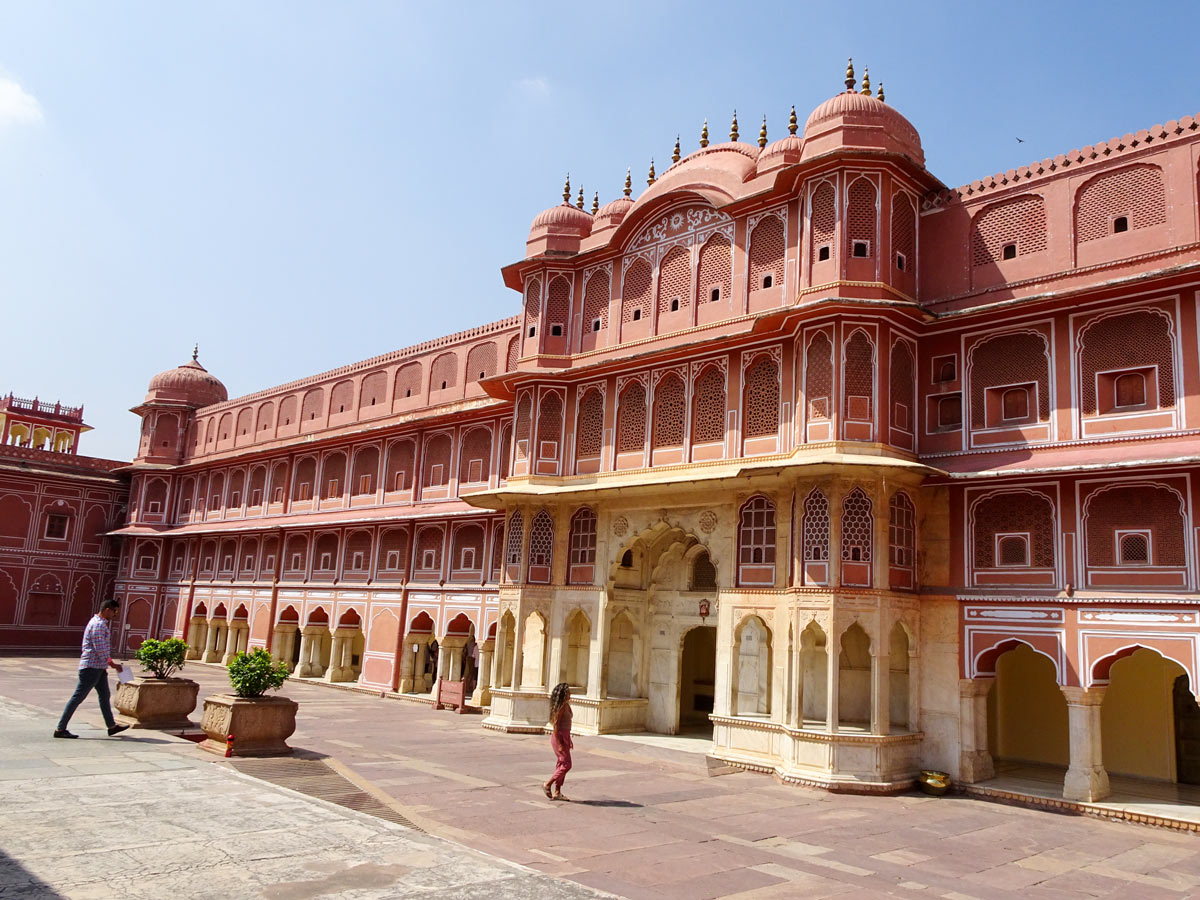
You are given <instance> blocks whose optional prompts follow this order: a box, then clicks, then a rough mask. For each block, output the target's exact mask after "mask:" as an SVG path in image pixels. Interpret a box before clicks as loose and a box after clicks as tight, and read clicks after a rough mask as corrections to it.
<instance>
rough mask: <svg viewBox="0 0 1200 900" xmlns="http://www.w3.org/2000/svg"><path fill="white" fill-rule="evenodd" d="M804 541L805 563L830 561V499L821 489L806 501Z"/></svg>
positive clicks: (816, 490)
mask: <svg viewBox="0 0 1200 900" xmlns="http://www.w3.org/2000/svg"><path fill="white" fill-rule="evenodd" d="M803 539H804V560H805V562H824V561H825V560H827V559H829V499H828V498H827V497H826V496H825V494H823V493H822V492H821V491H820V490H819V489H814V490H813V491H812V492H811V493H810V494H809V495H808V497H807V498H806V499H805V501H804V526H803Z"/></svg>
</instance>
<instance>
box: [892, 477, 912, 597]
mask: <svg viewBox="0 0 1200 900" xmlns="http://www.w3.org/2000/svg"><path fill="white" fill-rule="evenodd" d="M916 518H917V517H916V510H915V509H914V507H913V502H912V500H911V499H909V496H908V494H906V493H904V492H903V491H897V492H896V493H895V494H893V495H892V499H891V502H890V503H889V504H888V565H889V567H890V574H889V583H890V586H891V587H892V588H902V589H910V588H912V587H913V583H914V580H915V579H914V574H915V572H916V566H917V554H916V546H917V521H916Z"/></svg>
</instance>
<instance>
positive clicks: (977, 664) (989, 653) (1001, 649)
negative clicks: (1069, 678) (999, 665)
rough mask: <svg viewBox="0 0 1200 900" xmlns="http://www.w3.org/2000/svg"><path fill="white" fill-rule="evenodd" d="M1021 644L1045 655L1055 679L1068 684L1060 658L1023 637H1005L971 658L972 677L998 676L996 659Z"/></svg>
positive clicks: (1038, 653) (1039, 654)
mask: <svg viewBox="0 0 1200 900" xmlns="http://www.w3.org/2000/svg"><path fill="white" fill-rule="evenodd" d="M1021 644H1024V645H1025V646H1026V647H1028V648H1029V649H1030V650H1032V651H1033V652H1034V653H1036V654H1037V655H1038V656H1044V657H1046V659H1048V660H1050V662H1051V664H1052V665H1053V666H1054V680H1055V681H1056V682H1057V683H1058V684H1059V685H1063V684H1066V681H1065V680H1064V674H1063V670H1062V668H1061V667H1060V666H1059V664H1058V660H1057V659H1055V658H1054V657H1053V656H1051V655H1050V654H1049V653H1046V652H1045V651H1044V650H1039V649H1038V648H1037V647H1035V646H1034V645H1033V644H1032V643H1030V642H1029V641H1027V640H1025V639H1024V638H1022V637H1003V638H998V639H997V641H996V642H995V643H994V644H992V645H991V646H990V647H988V648H986V649H984V650H980V651H979V652H978V653H976V654H975V656H974V658H973V659H972V660H971V677H972V678H981V677H982V678H995V677H996V661H997V660H998V659H999V658H1000V657H1001V656H1003V655H1004V654H1005V653H1007V652H1008V651H1009V650H1015V649H1017V647H1019V646H1020V645H1021Z"/></svg>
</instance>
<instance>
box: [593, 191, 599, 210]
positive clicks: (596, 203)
mask: <svg viewBox="0 0 1200 900" xmlns="http://www.w3.org/2000/svg"><path fill="white" fill-rule="evenodd" d="M599 211H600V192H599V191H596V193H594V194H592V215H593V216H594V215H595V214H596V213H598V212H599Z"/></svg>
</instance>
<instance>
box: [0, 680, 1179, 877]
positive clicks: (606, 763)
mask: <svg viewBox="0 0 1200 900" xmlns="http://www.w3.org/2000/svg"><path fill="white" fill-rule="evenodd" d="M73 666H74V662H73V661H69V660H57V659H26V660H13V659H8V660H0V696H8V697H15V698H19V699H20V700H21V701H23V702H25V703H28V704H32V705H34V706H37V707H40V708H43V709H47V710H55V709H57V708H58V707H59V706H60V705H61V703H62V702H63V701H64V700H65V699H66V696H67V695H68V694H69V692H70V689H71V685H72V681H73V676H72V669H73ZM185 674H186V675H188V676H189V677H192V678H194V679H196V680H197V681H199V682H200V683H201V696H202V697H203V696H204V695H205V694H208V693H215V692H217V691H219V690H224V689H225V687H226V684H227V682H226V680H225V677H224V673H223V672H222V671H220V670H218V669H214V668H211V667H207V666H198V665H190V666H189V667H188V669H187V670H186V672H185ZM284 692H285V693H286V694H287V695H288V696H291V697H293V698H294V699H296V700H298V701H299V703H300V718H299V721H298V725H299V728H298V731H297V734H296V735H295V736H294V738H293V741H292V743H293V744H294V745H295V746H298V747H303V748H306V749H308V750H313V751H317V752H320V753H325V754H329V755H330V756H332V757H335V758H336V759H337V760H338V762H339V763H341V764H343V765H345V766H347V767H348V768H349V769H350V770H352V771H353V772H355V773H356V774H357V775H358V776H361V777H362V778H365V779H366V780H368V781H369V782H371V783H372V784H373V785H374V786H375V787H376V788H378V789H380V790H382V791H385V792H386V793H387V794H388V795H390V796H391V797H392V798H394V800H395V801H396V802H397V804H398V808H399V810H400V811H401V812H402V813H403V815H404V816H405V817H406V818H408V819H410V820H411V821H413V822H414V823H416V824H418V825H420V826H421V827H423V828H425V829H426V830H427V831H429V832H430V833H432V834H436V835H439V836H442V837H447V838H450V839H452V840H454V841H458V842H460V843H462V844H465V845H466V846H468V847H471V848H474V849H477V850H482V851H485V852H487V853H489V854H493V855H495V856H498V857H501V858H503V859H507V860H512V861H514V862H517V863H520V864H523V865H525V866H528V867H529V868H532V869H536V870H538V871H541V872H544V873H546V874H549V875H555V876H559V877H561V878H565V879H568V880H569V881H571V882H575V883H577V884H579V885H586V886H589V887H594V888H599V889H601V890H604V891H609V892H612V893H616V894H620V895H622V896H625V897H629V898H643V897H646V898H650V897H680V898H685V897H686V898H693V897H697V898H699V897H739V898H751V897H753V898H775V897H830V896H839V897H847V898H849V897H880V896H897V897H911V898H930V897H946V898H965V897H978V898H1000V897H1013V896H1018V895H1019V896H1022V897H1024V898H1030V900H1033V898H1084V897H1121V898H1129V897H1137V898H1156V897H1172V898H1178V897H1186V896H1200V852H1198V851H1200V843H1198V841H1200V838H1197V836H1195V835H1190V834H1180V833H1176V832H1172V831H1167V830H1164V829H1156V828H1147V827H1144V826H1137V825H1131V824H1127V823H1114V822H1105V821H1097V820H1093V819H1086V818H1080V817H1074V816H1063V815H1054V814H1051V813H1046V812H1039V811H1034V810H1027V809H1022V808H1017V807H1009V806H1001V805H998V804H990V803H985V802H981V801H976V800H971V799H966V798H962V797H948V798H929V797H924V796H921V795H917V794H906V795H901V796H897V797H855V796H839V795H834V794H828V793H825V792H821V791H813V790H806V789H803V788H796V787H788V786H784V785H780V784H777V783H776V782H775V781H774V780H773V779H771V778H769V777H766V776H761V775H754V774H750V773H745V772H739V773H737V774H733V775H724V776H720V777H708V776H707V774H706V772H705V768H704V766H703V764H702V762H701V761H702V757H701V756H698V755H697V754H692V753H676V752H672V751H671V750H669V749H667V748H662V747H653V746H646V745H643V744H640V743H637V742H634V741H629V740H615V739H612V738H604V737H598V738H595V737H594V738H588V737H582V738H578V739H577V740H576V751H575V765H576V770H575V771H574V772H572V773H571V775H570V776H569V777H568V780H567V793H568V795H569V796H571V797H572V798H573V801H574V802H572V803H551V802H549V801H547V800H546V799H545V798H544V797H543V796H542V794H541V791H540V789H539V786H538V785H539V783H540V781H542V780H544V779H545V778H546V777H547V776H548V775H549V773H550V769H551V766H552V762H553V759H552V754H551V752H550V749H549V746H548V741H547V740H546V739H545V738H543V737H540V736H522V735H501V734H496V733H493V732H488V731H484V730H483V729H482V728H480V727H479V721H480V720H479V718H478V717H477V716H458V715H455V714H453V713H450V712H436V711H434V710H432V709H429V708H428V707H424V706H419V705H416V704H411V703H406V702H402V701H396V700H389V699H380V698H378V697H374V696H370V695H367V694H362V693H358V692H350V691H344V690H338V689H335V688H330V687H324V686H319V685H313V684H304V683H296V682H289V683H288V685H287V687H286V688H285V691H284ZM93 709H94V706H93V707H92V709H89V708H88V707H87V706H85V707H82V708H81V710H80V713H79V714H77V719H76V721H79V722H81V723H82V722H84V721H93V722H94V724H96V725H99V716H98V713H96V712H93V711H92V710H93ZM45 743H50V741H49V740H46V742H45ZM55 743H58V742H55ZM103 743H114V742H103ZM155 752H158V750H157V748H156V751H155ZM173 752H177V753H182V754H183V755H185V756H186V754H187V753H188V752H190V753H191V754H192V757H193V758H194V757H195V756H196V755H197V754H200V753H201V751H198V750H191V751H187V750H186V748H185V750H184V751H173ZM156 758H157V757H156ZM210 765H211V764H210ZM218 767H220V766H218ZM201 768H203V765H201ZM124 818H125V820H127V821H128V820H132V819H139V820H141V821H142V822H143V823H145V822H154V821H156V819H155V817H154V816H153V815H145V814H143V815H138V816H133V815H126V816H125V817H124ZM163 821H166V822H172V821H174V820H173V819H172V818H171V817H170V816H167V817H164V819H163ZM139 827H142V826H139ZM8 830H9V826H8V823H7V822H6V821H5V819H4V818H3V817H0V840H2V841H3V842H4V845H5V846H7V842H8V838H6V837H5V835H6V834H7V833H8ZM306 833H307V832H306ZM292 865H295V863H294V862H293V864H292ZM2 893H3V892H2V891H0V895H2ZM79 896H85V895H83V894H80V895H79ZM160 896H161V895H160ZM180 896H195V895H194V894H187V893H186V892H184V893H181V894H180ZM310 896H311V895H310Z"/></svg>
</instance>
